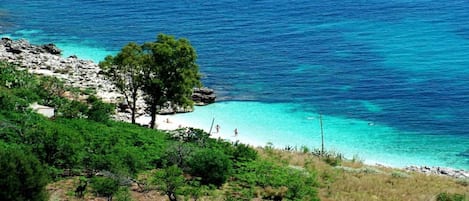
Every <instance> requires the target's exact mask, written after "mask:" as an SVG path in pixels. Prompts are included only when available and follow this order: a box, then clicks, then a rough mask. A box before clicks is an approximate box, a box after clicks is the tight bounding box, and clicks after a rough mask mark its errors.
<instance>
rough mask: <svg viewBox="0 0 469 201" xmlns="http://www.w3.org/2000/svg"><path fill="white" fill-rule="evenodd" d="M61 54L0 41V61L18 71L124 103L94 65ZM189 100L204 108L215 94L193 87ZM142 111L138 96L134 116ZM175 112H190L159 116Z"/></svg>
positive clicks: (124, 114)
mask: <svg viewBox="0 0 469 201" xmlns="http://www.w3.org/2000/svg"><path fill="white" fill-rule="evenodd" d="M61 53H62V51H61V50H60V49H59V48H58V47H56V46H55V45H54V44H44V45H34V44H30V43H29V42H28V41H27V40H24V39H19V40H12V39H10V38H2V39H1V40H0V60H4V61H7V62H10V63H14V64H17V65H18V66H19V67H20V68H21V69H24V70H28V71H29V72H31V73H34V74H39V75H45V76H54V77H57V78H59V79H61V80H63V81H64V83H65V84H66V85H68V86H72V87H76V88H80V89H91V90H94V91H96V94H97V96H98V97H100V98H102V99H103V100H104V101H106V102H111V103H116V104H122V103H123V102H124V101H123V100H124V98H123V97H124V96H123V95H122V94H121V93H120V92H119V90H118V89H117V88H116V87H115V85H114V84H113V83H112V82H110V81H108V80H106V79H105V76H104V75H103V74H102V73H101V69H100V68H99V66H98V64H97V63H94V62H93V61H90V60H82V59H79V58H78V57H76V56H70V57H67V58H64V57H62V56H61ZM192 98H193V100H194V101H195V104H196V105H207V104H210V103H213V102H215V99H216V95H215V93H214V91H213V90H212V89H209V88H195V89H194V93H193V95H192ZM145 108H146V104H145V101H144V100H143V97H142V96H140V97H139V99H138V101H137V114H136V116H137V117H138V116H144V115H147V113H146V111H145ZM176 112H190V110H187V109H185V108H178V109H176V111H173V110H172V109H171V108H165V109H162V110H161V114H173V113H176ZM114 118H115V119H116V120H120V121H127V122H130V111H129V110H128V109H123V110H118V111H117V113H116V115H115V116H114Z"/></svg>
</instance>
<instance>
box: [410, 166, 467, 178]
mask: <svg viewBox="0 0 469 201" xmlns="http://www.w3.org/2000/svg"><path fill="white" fill-rule="evenodd" d="M404 170H406V171H409V172H419V173H423V174H427V175H439V176H447V177H452V178H456V179H469V171H466V170H458V169H453V168H444V167H428V166H408V167H405V168H404Z"/></svg>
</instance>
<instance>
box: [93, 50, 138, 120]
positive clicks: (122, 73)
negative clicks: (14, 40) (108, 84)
mask: <svg viewBox="0 0 469 201" xmlns="http://www.w3.org/2000/svg"><path fill="white" fill-rule="evenodd" d="M146 56H147V55H145V54H144V52H143V50H142V47H141V46H140V45H138V44H137V43H134V42H131V43H129V44H127V45H126V46H124V47H123V48H122V50H121V51H120V52H119V53H118V54H117V56H115V57H113V56H111V55H109V56H107V57H106V58H105V59H104V61H102V62H100V63H99V66H100V67H101V69H102V70H103V72H104V74H105V75H106V76H107V77H108V78H109V79H110V80H111V81H112V82H113V83H114V84H115V85H116V87H117V88H118V89H119V90H120V91H121V93H122V94H123V95H124V98H125V101H126V102H127V103H128V105H129V107H130V110H131V115H132V123H133V124H135V112H136V110H137V98H138V96H137V95H138V92H139V90H141V89H142V87H143V84H144V82H143V68H144V66H145V64H146V60H145V58H146Z"/></svg>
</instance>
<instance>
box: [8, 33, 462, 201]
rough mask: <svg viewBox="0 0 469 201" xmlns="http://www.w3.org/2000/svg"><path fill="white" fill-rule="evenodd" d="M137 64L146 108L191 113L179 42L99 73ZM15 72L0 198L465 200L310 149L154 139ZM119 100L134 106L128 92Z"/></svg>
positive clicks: (129, 53) (423, 181) (95, 104)
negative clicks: (46, 109) (49, 114)
mask: <svg viewBox="0 0 469 201" xmlns="http://www.w3.org/2000/svg"><path fill="white" fill-rule="evenodd" d="M160 46H161V47H160ZM139 48H141V50H140V49H139ZM160 48H161V49H160ZM135 50H136V51H135ZM160 51H161V52H160ZM177 55H182V58H186V59H181V60H179V59H178V58H179V57H178V56H177ZM129 58H130V60H125V59H129ZM143 58H147V59H148V58H151V59H152V60H151V66H152V67H151V68H148V69H149V70H151V73H149V72H147V71H145V70H143V69H145V68H147V67H146V66H142V71H140V70H138V72H140V73H142V75H146V76H148V75H150V78H151V79H149V78H148V77H147V78H145V76H144V77H143V78H144V79H143V80H151V82H150V83H151V85H147V84H148V83H147V82H144V83H145V85H144V87H141V86H140V88H139V89H142V90H144V91H145V90H148V89H149V88H145V86H147V87H148V86H151V87H153V89H157V90H156V91H153V92H151V93H155V94H153V95H158V96H154V97H151V95H148V94H147V95H148V96H149V98H150V99H152V100H150V101H153V102H154V103H158V106H159V104H161V103H163V102H166V101H168V100H174V102H173V103H175V104H177V105H179V106H184V105H190V101H189V100H187V99H186V97H187V96H186V95H187V94H188V93H189V91H188V89H189V86H190V87H192V86H193V85H196V84H198V82H199V81H198V79H199V77H198V76H199V75H198V72H197V73H196V70H197V66H196V65H195V63H194V61H195V51H193V49H192V47H190V45H189V44H188V42H187V41H186V40H184V39H180V40H175V39H174V38H173V37H169V36H165V35H160V36H159V37H158V39H157V41H156V42H154V43H147V44H144V45H143V46H139V45H136V44H129V45H128V47H127V46H126V47H124V48H123V50H122V52H121V53H120V54H119V55H118V56H116V57H115V58H112V57H109V58H108V59H107V60H106V62H109V63H108V64H102V65H104V66H107V67H112V68H116V69H117V68H122V69H119V70H116V69H114V70H109V71H108V72H113V73H117V74H120V73H123V72H126V73H127V74H126V75H134V74H132V73H136V72H137V71H132V70H131V67H132V66H134V65H138V64H140V63H139V62H137V63H133V62H134V61H135V60H137V61H140V59H143ZM163 58H165V59H163ZM119 65H122V66H119ZM171 65H175V66H171ZM104 66H103V67H104ZM169 66H171V67H170V69H173V68H176V69H178V70H176V72H172V71H170V69H165V68H166V67H169ZM15 67H16V66H14V65H11V64H8V63H6V62H2V61H0V178H1V179H0V189H2V190H1V191H0V200H48V198H47V197H48V196H47V195H48V194H49V195H51V198H50V200H96V197H106V198H107V199H109V200H111V199H115V200H160V199H169V200H326V201H328V200H467V196H468V194H467V192H469V185H467V181H466V180H453V179H450V178H444V177H434V176H427V175H422V174H416V173H410V172H401V171H399V170H395V169H389V168H384V167H369V166H365V165H363V164H362V163H361V162H360V161H359V160H353V161H347V160H345V159H344V158H343V156H342V155H341V154H340V153H335V152H325V153H323V152H319V151H317V150H313V149H309V148H308V147H301V148H300V149H299V151H296V149H295V150H293V149H289V151H281V150H276V149H274V148H273V144H271V143H270V144H268V146H266V147H264V148H258V149H254V148H252V147H250V146H247V145H245V144H240V143H237V142H236V143H231V142H226V141H223V140H220V139H213V138H210V135H209V134H208V133H205V132H204V131H203V130H200V129H193V128H183V129H179V130H175V131H171V132H162V131H158V130H154V129H148V128H143V127H139V126H137V125H134V124H129V123H123V122H116V121H113V120H111V119H110V115H111V114H112V111H113V110H114V105H111V104H107V103H104V102H103V101H102V100H100V99H99V98H97V97H96V96H95V95H94V94H93V93H94V92H93V90H90V89H75V88H70V87H67V86H65V85H64V84H63V82H61V81H60V80H58V79H57V78H51V77H39V76H34V75H31V74H29V73H27V72H26V71H20V70H16V69H15ZM134 67H135V66H134ZM139 68H140V67H138V68H134V70H136V69H139ZM180 68H182V69H180ZM186 68H187V69H186ZM156 69H160V70H161V71H160V70H156ZM129 71H131V72H129ZM163 72H166V73H172V74H173V75H174V76H176V77H178V76H187V77H186V78H190V79H188V80H185V81H183V82H181V83H180V84H181V86H173V84H174V82H176V81H175V80H172V79H173V78H161V79H156V78H157V77H159V76H158V74H159V73H163ZM148 73H149V74H148ZM178 73H182V74H181V75H178ZM135 76H137V77H138V76H141V75H140V74H138V73H137V75H135ZM114 78H115V79H121V80H120V82H122V83H129V82H131V81H133V80H135V79H137V78H135V79H134V78H132V79H130V80H124V81H123V79H128V78H129V77H128V76H124V77H121V78H119V77H114ZM138 79H140V78H138ZM181 79H182V78H181ZM183 80H184V79H183ZM136 84H137V85H138V84H139V83H136ZM166 84H168V85H166ZM137 85H135V86H137ZM126 87H128V86H126ZM121 90H130V91H129V92H130V95H129V97H132V90H134V89H133V88H125V89H121ZM146 93H149V92H148V91H146ZM129 100H130V102H131V101H135V100H132V98H130V99H129ZM34 102H37V103H39V104H42V105H46V106H50V107H53V108H55V109H56V111H57V112H56V116H55V117H54V118H52V119H48V118H46V117H44V116H42V115H39V114H37V113H35V112H34V111H32V110H31V109H30V108H29V105H30V104H32V103H34ZM172 106H174V105H172ZM131 107H135V106H131ZM310 150H313V151H312V152H311V151H310ZM46 185H47V190H46V188H45V187H46Z"/></svg>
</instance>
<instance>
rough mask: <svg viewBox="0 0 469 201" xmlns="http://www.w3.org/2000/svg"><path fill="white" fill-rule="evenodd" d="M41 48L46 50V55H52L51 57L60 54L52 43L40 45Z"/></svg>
mask: <svg viewBox="0 0 469 201" xmlns="http://www.w3.org/2000/svg"><path fill="white" fill-rule="evenodd" d="M42 48H44V50H46V51H47V52H48V53H50V54H53V55H60V54H61V53H62V50H60V49H59V48H58V47H57V46H55V44H53V43H49V44H46V45H42Z"/></svg>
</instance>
